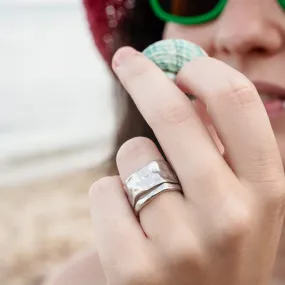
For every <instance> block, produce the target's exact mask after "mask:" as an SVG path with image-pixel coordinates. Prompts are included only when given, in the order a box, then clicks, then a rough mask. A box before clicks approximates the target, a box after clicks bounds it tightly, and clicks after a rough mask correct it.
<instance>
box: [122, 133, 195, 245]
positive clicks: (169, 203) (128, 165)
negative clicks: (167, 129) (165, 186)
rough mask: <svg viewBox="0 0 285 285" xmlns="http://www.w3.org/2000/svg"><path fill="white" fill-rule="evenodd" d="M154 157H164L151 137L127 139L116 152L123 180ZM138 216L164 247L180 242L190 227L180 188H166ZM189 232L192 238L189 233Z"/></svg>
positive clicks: (145, 229)
mask: <svg viewBox="0 0 285 285" xmlns="http://www.w3.org/2000/svg"><path fill="white" fill-rule="evenodd" d="M154 160H163V157H162V155H161V153H160V152H159V151H158V149H157V147H156V146H155V144H154V143H153V142H152V141H151V140H149V139H147V138H143V137H137V138H134V139H131V140H129V141H127V142H126V143H125V144H124V145H123V146H122V147H121V148H120V150H119V152H118V154H117V165H118V169H119V173H120V176H121V179H122V181H125V180H126V179H127V178H128V177H129V176H130V175H131V174H133V173H134V172H137V171H138V170H140V169H142V168H143V167H145V166H146V165H147V164H149V163H150V162H151V161H154ZM139 216H140V223H141V226H142V228H143V230H144V231H145V233H146V235H147V236H148V238H150V239H151V240H152V241H153V242H154V243H157V244H159V246H160V247H161V248H168V247H169V245H171V244H174V245H175V244H179V243H181V238H183V236H185V231H187V232H189V231H190V227H189V214H188V213H187V210H186V206H185V201H184V197H183V195H182V194H181V192H179V191H166V192H163V193H161V194H159V195H158V196H156V197H154V198H153V199H152V200H151V201H150V203H148V204H147V205H146V206H144V207H143V208H142V209H141V211H140V213H139ZM182 232H183V234H182ZM190 235H191V233H190ZM186 236H187V239H189V238H191V237H190V236H189V233H188V234H186ZM170 239H177V240H170Z"/></svg>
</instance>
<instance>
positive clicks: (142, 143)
mask: <svg viewBox="0 0 285 285" xmlns="http://www.w3.org/2000/svg"><path fill="white" fill-rule="evenodd" d="M154 146H155V144H154V142H153V141H151V140H150V139H148V138H145V137H135V138H132V139H130V140H128V141H126V142H125V143H124V144H123V145H122V146H121V147H120V149H119V150H118V152H117V157H116V160H117V163H118V164H119V163H120V162H125V161H127V159H128V158H129V157H132V158H133V157H137V156H138V154H140V153H142V152H143V153H144V152H145V151H146V150H148V149H149V148H153V147H154Z"/></svg>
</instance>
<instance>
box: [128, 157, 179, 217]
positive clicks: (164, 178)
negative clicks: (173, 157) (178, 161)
mask: <svg viewBox="0 0 285 285" xmlns="http://www.w3.org/2000/svg"><path fill="white" fill-rule="evenodd" d="M125 186H126V191H127V194H128V198H129V201H130V203H131V205H132V207H133V208H134V210H135V212H136V214H138V213H139V211H140V210H141V209H142V207H144V206H145V205H146V204H147V203H149V202H150V201H151V200H152V199H153V198H155V197H156V196H157V195H158V194H160V193H161V192H164V191H182V188H181V186H180V184H179V181H178V178H177V176H176V174H175V173H174V171H173V170H172V168H171V167H170V165H169V164H168V163H167V162H166V161H165V160H154V161H151V162H150V163H149V164H147V165H146V166H145V167H143V168H142V169H140V170H138V171H137V172H135V173H133V174H132V175H131V176H130V177H129V178H128V179H127V180H126V182H125Z"/></svg>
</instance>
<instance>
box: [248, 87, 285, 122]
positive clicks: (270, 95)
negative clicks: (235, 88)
mask: <svg viewBox="0 0 285 285" xmlns="http://www.w3.org/2000/svg"><path fill="white" fill-rule="evenodd" d="M253 83H254V85H255V87H256V89H257V91H258V93H259V95H260V98H261V100H262V102H263V104H264V107H265V109H266V111H267V114H268V116H269V117H271V118H272V117H277V116H279V115H281V114H282V113H285V89H283V88H282V87H280V86H277V85H274V84H270V83H267V82H253Z"/></svg>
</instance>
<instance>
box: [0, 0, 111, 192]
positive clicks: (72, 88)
mask: <svg viewBox="0 0 285 285" xmlns="http://www.w3.org/2000/svg"><path fill="white" fill-rule="evenodd" d="M42 4H44V5H42ZM61 4H64V5H61ZM47 6H48V7H49V9H47V8H46V7H47ZM63 35H64V37H63ZM0 76H1V84H0V98H1V104H0V187H3V186H5V185H11V184H17V183H20V182H23V181H29V180H33V179H39V178H41V177H47V176H50V175H57V174H60V173H64V172H68V171H73V170H76V169H80V168H88V167H93V166H96V165H98V164H99V163H101V162H102V161H104V159H106V158H107V157H108V154H109V153H110V151H111V146H112V144H111V142H112V134H113V133H114V127H115V118H114V114H113V111H112V96H111V91H112V88H113V84H112V81H111V79H110V74H109V71H108V69H107V67H106V66H105V64H104V62H103V60H102V58H101V57H100V55H99V54H98V52H97V50H96V48H95V45H94V43H93V39H92V37H91V34H90V32H89V27H88V23H87V21H86V18H85V11H84V9H83V5H82V3H81V1H79V0H60V1H58V0H52V1H51V0H9V1H6V0H0ZM102 118H103V119H102Z"/></svg>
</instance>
